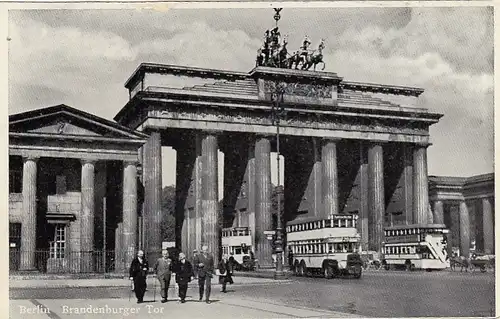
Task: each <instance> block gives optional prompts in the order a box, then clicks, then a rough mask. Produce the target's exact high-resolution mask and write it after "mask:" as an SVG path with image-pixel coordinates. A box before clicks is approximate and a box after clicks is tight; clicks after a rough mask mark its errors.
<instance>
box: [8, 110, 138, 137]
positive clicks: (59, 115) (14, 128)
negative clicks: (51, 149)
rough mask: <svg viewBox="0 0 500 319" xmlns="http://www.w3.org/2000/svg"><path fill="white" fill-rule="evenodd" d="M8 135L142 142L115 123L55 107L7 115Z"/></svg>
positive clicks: (136, 135) (135, 132)
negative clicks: (122, 139) (57, 136)
mask: <svg viewBox="0 0 500 319" xmlns="http://www.w3.org/2000/svg"><path fill="white" fill-rule="evenodd" d="M9 132H11V133H29V134H30V135H41V136H43V135H47V134H49V135H68V136H70V135H71V136H82V137H85V136H88V137H107V138H124V139H144V138H145V137H147V136H146V135H145V134H143V133H140V132H137V131H134V130H130V129H128V128H127V127H124V126H122V125H120V124H118V123H116V122H113V121H109V120H106V119H104V118H101V117H98V116H95V115H92V114H90V113H87V112H84V111H81V110H78V109H75V108H72V107H69V106H67V105H57V106H52V107H48V108H43V109H39V110H35V111H29V112H24V113H19V114H15V115H11V116H9Z"/></svg>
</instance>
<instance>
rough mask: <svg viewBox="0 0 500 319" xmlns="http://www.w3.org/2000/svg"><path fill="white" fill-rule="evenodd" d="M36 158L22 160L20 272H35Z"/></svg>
mask: <svg viewBox="0 0 500 319" xmlns="http://www.w3.org/2000/svg"><path fill="white" fill-rule="evenodd" d="M37 161H38V158H33V157H24V158H23V189H22V192H23V211H24V214H23V220H22V223H21V265H20V270H35V250H36V178H37Z"/></svg>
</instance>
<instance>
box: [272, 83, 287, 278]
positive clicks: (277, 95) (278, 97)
mask: <svg viewBox="0 0 500 319" xmlns="http://www.w3.org/2000/svg"><path fill="white" fill-rule="evenodd" d="M284 94H285V84H284V83H277V84H276V85H275V90H274V92H273V93H272V94H271V100H272V102H273V106H272V112H271V119H272V123H273V125H276V153H277V154H276V165H277V169H278V173H277V174H278V194H277V201H278V209H277V226H276V240H275V242H274V243H275V247H276V270H275V272H274V279H282V278H284V277H285V273H284V272H283V239H282V232H283V227H282V223H281V181H280V121H281V119H282V118H283V117H284V115H285V110H284V107H283V95H284Z"/></svg>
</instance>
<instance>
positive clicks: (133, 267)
mask: <svg viewBox="0 0 500 319" xmlns="http://www.w3.org/2000/svg"><path fill="white" fill-rule="evenodd" d="M148 270H149V265H148V262H147V260H146V258H143V259H142V263H141V262H140V261H139V259H138V258H137V257H136V258H134V259H133V260H132V263H131V264H130V269H129V275H130V277H132V278H133V279H134V290H135V291H144V290H145V289H146V287H147V284H146V277H147V275H148Z"/></svg>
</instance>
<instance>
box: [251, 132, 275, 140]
mask: <svg viewBox="0 0 500 319" xmlns="http://www.w3.org/2000/svg"><path fill="white" fill-rule="evenodd" d="M275 137H276V133H267V134H266V133H257V134H253V136H251V137H250V138H251V139H252V140H253V141H256V140H258V139H261V138H267V139H273V138H275Z"/></svg>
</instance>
